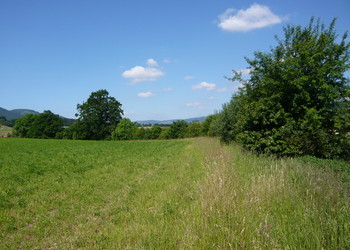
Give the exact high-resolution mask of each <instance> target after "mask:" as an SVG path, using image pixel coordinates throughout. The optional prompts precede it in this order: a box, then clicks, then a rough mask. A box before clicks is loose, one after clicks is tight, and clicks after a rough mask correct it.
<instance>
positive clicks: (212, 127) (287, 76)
mask: <svg viewBox="0 0 350 250" xmlns="http://www.w3.org/2000/svg"><path fill="white" fill-rule="evenodd" d="M335 23H336V20H335V19H334V20H333V21H332V22H331V24H330V25H329V26H328V27H326V26H325V25H324V24H322V23H321V22H320V20H318V21H315V20H314V18H311V20H310V23H309V25H308V26H307V27H301V26H300V25H298V26H294V25H287V26H286V27H285V28H284V38H283V39H280V38H278V37H276V40H277V45H276V46H275V47H273V48H271V50H270V51H269V52H255V53H254V58H252V59H249V58H245V59H246V61H247V63H248V65H249V67H248V69H249V70H250V75H249V79H243V78H242V75H241V74H240V73H239V72H237V71H233V77H231V78H228V79H229V80H231V81H239V82H240V83H241V85H242V87H241V88H240V89H239V91H238V92H236V93H235V94H233V96H232V98H231V100H230V101H229V102H228V103H225V104H224V105H223V106H222V110H221V111H219V112H218V113H216V114H213V115H210V116H208V117H207V119H206V120H205V121H204V122H202V123H192V124H187V123H186V122H185V121H177V122H174V123H173V124H172V125H171V126H170V127H160V126H152V127H150V128H145V127H137V124H135V123H133V122H131V121H130V120H129V119H127V118H122V115H123V110H122V109H121V106H122V105H121V104H120V103H119V102H118V101H117V100H116V99H115V98H113V97H110V96H109V93H108V92H107V91H106V90H99V91H97V92H93V93H91V95H90V97H89V98H88V99H87V101H86V102H84V103H83V104H81V105H80V104H78V105H77V110H78V113H77V114H76V116H77V118H78V119H77V121H76V122H74V123H73V124H72V125H71V126H69V127H68V128H63V127H62V122H61V121H60V119H59V117H58V116H57V115H54V114H52V113H51V112H50V111H45V112H44V113H43V114H40V115H36V116H35V115H27V116H25V117H23V118H21V119H18V120H17V121H16V124H15V126H14V130H15V135H16V136H19V137H34V138H64V139H81V140H106V139H113V140H130V139H139V140H142V139H176V138H185V137H195V136H203V135H209V136H218V137H220V139H221V140H222V141H223V142H226V143H231V142H233V141H234V142H238V143H240V144H241V145H243V147H244V148H246V149H249V150H253V151H255V152H257V153H262V154H272V155H277V156H300V155H312V156H317V157H321V158H344V159H349V158H350V86H349V83H350V81H349V78H347V77H346V73H347V72H349V69H350V42H348V38H347V32H345V33H344V35H343V36H342V37H339V36H338V35H337V33H336V31H335ZM45 124H46V125H45ZM51 129H52V130H54V132H53V131H50V130H51Z"/></svg>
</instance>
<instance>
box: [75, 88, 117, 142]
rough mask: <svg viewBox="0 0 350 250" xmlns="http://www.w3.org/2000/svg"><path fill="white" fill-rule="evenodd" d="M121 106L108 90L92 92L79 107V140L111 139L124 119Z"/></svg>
mask: <svg viewBox="0 0 350 250" xmlns="http://www.w3.org/2000/svg"><path fill="white" fill-rule="evenodd" d="M121 106H122V105H121V104H120V103H119V102H118V101H117V100H116V99H115V98H114V97H111V96H109V93H108V91H107V90H104V89H103V90H98V91H96V92H92V93H91V94H90V96H89V98H88V99H87V101H86V102H84V103H83V104H78V105H77V110H78V114H76V116H77V117H78V121H77V124H76V125H75V126H74V128H75V131H74V132H75V134H76V138H77V139H86V140H103V139H106V138H107V137H109V136H110V135H111V134H112V132H113V131H114V130H115V128H116V126H117V124H118V123H119V121H120V120H121V119H122V117H121V116H122V115H123V110H122V109H121Z"/></svg>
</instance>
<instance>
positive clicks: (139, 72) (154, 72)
mask: <svg viewBox="0 0 350 250" xmlns="http://www.w3.org/2000/svg"><path fill="white" fill-rule="evenodd" d="M164 75H165V73H164V72H162V71H161V70H159V69H156V68H152V67H148V68H144V67H142V66H135V67H133V68H132V69H129V70H126V71H124V72H123V74H122V76H123V77H124V78H130V79H132V81H131V82H132V83H133V84H136V83H139V82H152V81H155V80H157V79H158V78H159V77H161V76H164Z"/></svg>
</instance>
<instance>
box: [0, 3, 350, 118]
mask: <svg viewBox="0 0 350 250" xmlns="http://www.w3.org/2000/svg"><path fill="white" fill-rule="evenodd" d="M349 11H350V1H349V0H333V1H325V0H317V1H316V0H310V1H309V0H266V1H241V0H235V1H233V0H231V1H228V0H177V1H175V0H128V1H119V0H118V1H117V0H114V1H108V0H104V1H97V0H95V1H91V0H69V1H67V0H60V1H58V0H52V1H48V0H45V1H44V0H42V1H38V0H31V1H27V0H21V1H19V0H11V1H6V0H0V87H1V88H0V107H3V108H6V109H16V108H28V109H34V110H36V111H39V112H42V111H44V110H51V111H52V112H54V113H56V114H60V115H62V116H65V117H69V118H74V114H75V113H76V105H77V104H78V103H80V104H81V103H83V102H84V101H85V100H86V99H87V98H88V96H89V95H90V93H91V92H93V91H97V90H99V89H107V90H108V92H109V93H110V95H111V96H113V97H115V98H116V99H117V100H118V101H119V102H121V103H122V105H123V106H122V108H123V110H124V113H125V115H124V116H125V117H128V118H130V119H131V120H133V121H136V120H146V119H157V120H166V119H185V118H190V117H197V116H204V115H208V114H212V113H214V112H215V111H216V110H220V108H221V106H222V104H223V103H225V102H227V101H229V100H230V97H231V96H232V94H233V93H234V91H235V90H236V89H237V87H238V85H239V83H233V82H230V81H228V80H227V79H225V76H231V71H232V70H244V69H245V68H246V67H247V63H246V62H245V60H244V57H245V56H246V57H248V58H252V57H253V53H254V51H268V50H269V49H270V48H271V47H272V46H275V45H276V41H275V38H274V36H275V35H278V36H280V37H283V36H282V35H283V31H282V28H283V26H285V25H287V24H295V25H299V24H301V25H303V26H305V25H307V24H308V22H309V20H310V17H311V16H315V17H316V18H318V17H320V18H321V20H322V21H323V22H325V23H326V24H329V23H330V21H331V20H332V19H333V18H334V17H337V18H338V21H337V25H336V29H337V31H338V33H339V34H340V35H342V34H343V33H344V32H345V31H346V30H350V26H349V24H350V17H349ZM242 72H243V73H244V74H245V73H247V72H246V71H242Z"/></svg>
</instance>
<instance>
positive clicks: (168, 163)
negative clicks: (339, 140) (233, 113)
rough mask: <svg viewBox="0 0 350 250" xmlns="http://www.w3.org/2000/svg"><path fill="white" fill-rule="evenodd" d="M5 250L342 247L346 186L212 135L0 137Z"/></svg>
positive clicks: (322, 171)
mask: <svg viewBox="0 0 350 250" xmlns="http://www.w3.org/2000/svg"><path fill="white" fill-rule="evenodd" d="M0 154H1V155H0V178H1V179H0V232H1V236H0V237H1V238H0V248H1V249H3V248H10V249H18V248H54V249H55V248H56V249H62V248H137V249H140V248H141V249H142V248H146V249H153V248H158V249H164V248H185V249H187V248H196V249H205V248H248V249H250V248H254V247H258V248H265V247H268V248H303V249H304V248H305V249H317V248H322V247H323V248H327V249H328V248H333V249H341V248H349V247H350V238H349V235H350V202H349V201H350V197H349V192H348V190H349V183H344V182H342V181H341V180H343V179H344V178H341V176H338V174H335V173H333V172H332V171H330V170H328V169H327V167H325V166H323V167H322V168H318V167H315V166H313V165H312V164H309V163H304V162H301V161H297V160H293V159H285V160H273V159H270V158H265V157H257V156H255V155H253V154H250V153H246V152H242V151H241V150H240V149H239V148H238V147H236V146H232V147H224V146H222V145H220V144H219V143H218V141H216V140H215V139H208V138H200V139H196V140H184V141H152V142H149V141H139V142H82V141H57V140H24V139H15V138H12V139H2V140H0Z"/></svg>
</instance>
